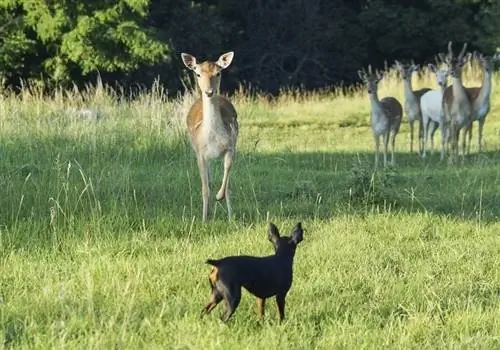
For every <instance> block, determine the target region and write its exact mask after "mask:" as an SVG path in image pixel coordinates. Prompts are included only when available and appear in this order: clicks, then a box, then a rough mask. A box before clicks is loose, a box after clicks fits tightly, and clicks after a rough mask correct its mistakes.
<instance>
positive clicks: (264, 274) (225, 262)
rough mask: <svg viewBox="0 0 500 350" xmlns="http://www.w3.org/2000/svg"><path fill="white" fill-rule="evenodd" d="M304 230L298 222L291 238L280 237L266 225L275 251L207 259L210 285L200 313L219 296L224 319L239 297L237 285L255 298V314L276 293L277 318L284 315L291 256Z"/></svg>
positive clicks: (230, 313) (237, 302)
mask: <svg viewBox="0 0 500 350" xmlns="http://www.w3.org/2000/svg"><path fill="white" fill-rule="evenodd" d="M303 233H304V231H303V230H302V225H301V223H300V222H299V223H298V224H297V225H296V226H295V228H294V229H293V231H292V235H291V237H280V235H279V232H278V228H277V227H276V226H275V225H274V224H273V223H270V224H269V240H270V241H271V242H272V243H273V246H274V250H275V254H274V255H269V256H264V257H255V256H243V255H240V256H228V257H226V258H223V259H219V260H212V259H208V260H207V261H206V262H207V264H210V265H212V266H213V268H212V271H211V272H210V276H209V281H210V286H211V288H212V293H211V298H210V302H209V303H208V304H207V305H206V306H205V308H204V309H203V311H202V313H201V315H202V316H203V315H204V314H208V313H209V312H210V311H212V310H213V309H214V308H215V307H216V306H217V304H219V303H220V302H221V301H222V300H223V299H224V300H225V302H226V312H225V315H224V316H223V317H222V320H223V321H224V322H226V321H227V320H229V318H230V317H231V315H232V314H233V313H234V312H235V311H236V308H237V307H238V304H239V303H240V299H241V287H245V289H246V290H248V291H249V292H250V293H252V294H253V295H255V296H256V297H257V306H258V314H259V316H260V317H262V316H264V306H265V302H266V299H267V298H270V297H272V296H276V304H277V305H278V312H279V320H280V322H281V321H283V319H284V318H285V297H286V294H287V293H288V290H289V289H290V287H291V285H292V275H293V268H292V266H293V257H294V255H295V248H296V247H297V244H299V243H300V242H301V241H302V238H303Z"/></svg>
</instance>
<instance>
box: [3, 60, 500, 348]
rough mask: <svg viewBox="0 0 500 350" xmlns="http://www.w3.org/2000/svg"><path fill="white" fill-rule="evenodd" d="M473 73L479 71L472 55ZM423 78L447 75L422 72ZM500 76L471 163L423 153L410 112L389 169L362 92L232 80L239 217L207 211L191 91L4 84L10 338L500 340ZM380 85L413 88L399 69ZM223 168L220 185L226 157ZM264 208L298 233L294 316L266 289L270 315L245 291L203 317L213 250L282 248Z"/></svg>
mask: <svg viewBox="0 0 500 350" xmlns="http://www.w3.org/2000/svg"><path fill="white" fill-rule="evenodd" d="M464 74H465V78H464V82H465V85H466V86H473V85H479V84H480V82H481V74H480V72H478V70H477V69H474V67H468V68H467V69H466V71H465V73H464ZM414 79H415V81H414V87H424V86H431V87H434V88H437V87H436V85H435V82H434V78H433V76H431V75H430V73H429V72H428V71H426V70H424V71H423V73H422V74H421V75H419V76H415V77H414ZM499 86H500V74H499V73H498V72H497V73H496V74H495V75H494V81H493V94H492V110H491V112H490V114H489V115H488V117H487V121H486V124H485V144H486V146H485V149H484V151H483V153H481V154H478V153H477V124H475V127H474V137H473V144H472V154H471V155H470V156H468V157H466V159H465V162H464V163H463V164H457V165H449V164H448V163H447V162H440V161H439V152H438V151H437V150H436V151H435V152H434V153H433V154H432V155H431V156H430V157H428V158H427V159H425V160H422V159H421V158H420V157H419V156H418V155H417V154H416V153H415V154H410V152H409V133H408V125H407V123H406V119H404V120H403V124H402V128H401V132H400V133H399V135H398V136H397V139H396V150H397V154H396V166H394V167H387V168H385V169H379V170H378V171H377V172H374V170H373V150H374V143H373V139H372V134H371V129H370V122H369V101H368V96H367V94H366V92H365V91H364V90H363V89H352V90H349V91H348V93H345V94H344V93H342V92H341V90H340V89H335V90H331V91H324V92H315V93H305V92H300V91H286V92H284V93H283V94H282V95H281V96H280V97H279V98H277V99H276V100H272V101H268V100H266V99H260V98H254V97H252V96H250V95H249V94H246V93H245V92H244V91H242V92H240V93H237V94H236V95H235V96H234V97H233V101H234V102H235V105H236V108H237V110H238V113H239V120H240V126H241V132H240V138H239V141H238V154H237V157H236V162H235V165H234V167H233V170H232V177H231V186H232V194H233V210H234V214H235V218H234V220H233V221H231V222H228V221H227V216H226V211H225V205H224V203H222V204H217V205H215V207H214V209H215V210H214V213H213V219H212V220H211V221H210V222H208V223H207V224H203V223H201V222H200V216H201V194H200V180H199V175H198V170H197V167H196V162H195V158H194V155H193V152H192V150H191V148H190V145H189V143H188V141H187V138H186V135H185V126H184V117H185V113H186V111H187V108H188V107H189V104H190V103H191V102H192V100H193V97H192V95H189V94H187V95H186V96H179V97H178V98H173V99H169V98H166V95H165V91H164V90H162V88H160V86H156V85H155V86H153V87H152V88H151V89H148V90H144V91H139V92H138V93H137V94H136V95H135V96H134V98H133V99H129V98H127V94H128V93H127V92H126V91H120V90H119V89H118V90H113V89H111V88H109V87H105V86H102V85H100V84H96V85H92V86H90V85H89V86H88V87H87V88H86V89H82V90H78V89H73V90H67V91H66V90H58V91H55V92H54V93H53V95H51V96H43V95H42V94H41V93H40V91H39V90H37V89H36V88H29V87H25V88H24V89H23V90H22V92H21V93H20V94H14V93H12V92H10V91H2V94H0V259H1V260H0V264H1V267H0V337H1V340H2V346H3V347H4V348H26V349H27V348H29V349H45V348H92V349H109V348H115V349H136V348H147V349H156V348H163V349H164V348H167V349H181V348H182V349H250V348H252V349H270V348H276V349H311V348H316V349H337V348H339V349H340V348H342V349H344V348H349V349H377V348H405V349H435V348H453V349H460V348H463V349H472V348H474V349H493V348H500V317H499V315H500V258H499V257H500V223H499V218H500V118H499V116H500V91H498V87H499ZM379 95H380V96H381V97H382V96H386V95H393V96H395V97H397V98H398V99H399V100H400V101H401V102H403V87H402V83H401V81H400V79H399V78H398V77H397V76H396V74H395V72H394V71H391V73H390V74H389V75H388V77H387V78H386V79H384V80H383V81H382V82H381V85H380V88H379ZM83 109H85V112H82V110H83ZM437 135H439V132H438V133H437ZM436 145H439V136H437V139H436ZM436 147H437V146H436ZM212 166H213V167H212V169H213V170H214V182H215V183H214V185H215V186H218V185H219V184H220V181H221V171H222V165H221V163H220V162H214V163H213V164H212ZM269 221H272V222H274V223H275V224H276V225H277V226H278V227H279V228H280V230H281V232H282V233H288V232H289V231H290V229H291V228H292V227H293V225H294V224H295V223H296V222H298V221H301V222H302V223H303V226H304V228H305V234H304V241H303V242H302V243H301V244H300V245H299V247H298V250H297V253H296V257H295V265H294V283H293V285H292V289H291V291H290V293H289V295H288V297H287V309H286V312H287V319H286V320H285V322H284V323H283V324H279V323H278V322H277V311H276V308H275V305H274V301H272V300H269V301H268V303H267V309H266V316H265V318H264V319H263V320H258V319H257V317H256V305H255V299H254V298H253V297H252V296H250V295H249V294H248V293H246V292H244V293H243V298H242V302H241V304H240V307H239V308H238V310H237V312H236V314H235V315H234V316H233V318H232V319H231V321H230V322H229V324H224V323H222V322H221V321H220V319H219V315H220V314H221V312H222V310H223V305H222V304H221V305H219V306H218V307H217V308H216V309H215V310H214V311H213V312H212V314H210V315H209V316H205V317H204V318H200V317H199V314H200V311H201V309H202V307H203V306H204V305H205V303H206V302H207V300H208V296H209V285H208V273H209V271H210V268H209V266H208V265H206V264H205V263H204V261H205V259H207V258H219V257H223V256H226V255H233V254H250V255H267V254H271V253H272V246H271V243H269V242H268V240H267V224H268V222H269Z"/></svg>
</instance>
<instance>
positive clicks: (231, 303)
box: [222, 286, 241, 322]
mask: <svg viewBox="0 0 500 350" xmlns="http://www.w3.org/2000/svg"><path fill="white" fill-rule="evenodd" d="M224 299H226V314H225V315H224V316H223V318H222V321H224V322H227V321H228V320H229V318H230V317H231V316H232V315H233V314H234V312H235V311H236V309H237V308H238V305H239V304H240V300H241V287H240V286H238V287H233V288H231V290H230V291H229V293H227V294H226V295H225V298H224Z"/></svg>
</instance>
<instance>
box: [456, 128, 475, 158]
mask: <svg viewBox="0 0 500 350" xmlns="http://www.w3.org/2000/svg"><path fill="white" fill-rule="evenodd" d="M470 126H471V128H470V129H471V130H470V131H471V133H472V125H470ZM467 128H469V125H467V126H465V128H464V132H463V133H462V134H463V136H462V161H464V160H465V154H466V150H467ZM458 134H459V135H457V140H459V138H460V129H458ZM469 146H470V141H469Z"/></svg>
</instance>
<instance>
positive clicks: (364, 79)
mask: <svg viewBox="0 0 500 350" xmlns="http://www.w3.org/2000/svg"><path fill="white" fill-rule="evenodd" d="M358 77H359V79H361V81H363V82H364V81H366V74H365V73H363V72H362V71H361V70H358Z"/></svg>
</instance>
